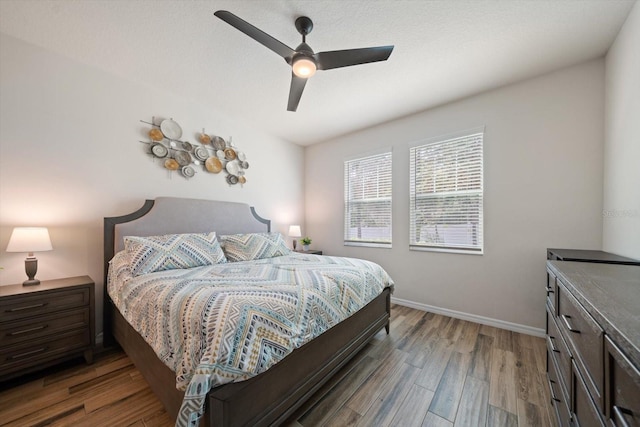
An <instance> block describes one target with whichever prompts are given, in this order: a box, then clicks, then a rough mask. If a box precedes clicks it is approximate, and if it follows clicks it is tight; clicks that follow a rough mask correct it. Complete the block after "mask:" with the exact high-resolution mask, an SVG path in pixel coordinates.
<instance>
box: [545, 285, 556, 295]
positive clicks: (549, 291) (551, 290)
mask: <svg viewBox="0 0 640 427" xmlns="http://www.w3.org/2000/svg"><path fill="white" fill-rule="evenodd" d="M546 291H547V296H549V294H552V293H554V292H553V288H550V287H548V286H547V288H546Z"/></svg>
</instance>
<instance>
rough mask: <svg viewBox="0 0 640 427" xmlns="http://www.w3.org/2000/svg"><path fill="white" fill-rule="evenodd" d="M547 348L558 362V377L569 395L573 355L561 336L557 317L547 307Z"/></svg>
mask: <svg viewBox="0 0 640 427" xmlns="http://www.w3.org/2000/svg"><path fill="white" fill-rule="evenodd" d="M547 348H548V349H549V352H550V353H549V354H550V355H551V357H552V358H553V359H554V361H555V362H556V365H557V366H558V376H559V378H560V382H561V383H562V386H563V387H564V390H565V392H566V393H567V394H569V391H570V390H571V389H570V388H569V386H570V385H571V353H570V352H569V348H568V347H567V344H566V343H565V341H564V338H563V337H562V334H560V330H559V329H558V325H557V323H556V319H555V316H553V314H551V313H550V308H549V307H548V306H547Z"/></svg>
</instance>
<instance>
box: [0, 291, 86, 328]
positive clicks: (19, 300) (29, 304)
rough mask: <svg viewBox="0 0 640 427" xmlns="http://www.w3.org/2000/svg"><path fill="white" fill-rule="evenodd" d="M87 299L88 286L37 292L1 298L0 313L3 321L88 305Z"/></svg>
mask: <svg viewBox="0 0 640 427" xmlns="http://www.w3.org/2000/svg"><path fill="white" fill-rule="evenodd" d="M89 301H90V289H89V287H82V288H75V289H64V290H56V291H55V292H42V293H40V292H38V293H35V294H32V295H20V296H17V297H11V298H3V299H2V300H0V313H1V314H2V322H3V323H4V322H8V321H11V320H18V319H24V318H25V317H30V316H34V315H41V314H47V313H51V312H55V311H60V310H65V309H68V308H74V307H82V306H88V305H89Z"/></svg>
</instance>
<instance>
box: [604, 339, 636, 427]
mask: <svg viewBox="0 0 640 427" xmlns="http://www.w3.org/2000/svg"><path fill="white" fill-rule="evenodd" d="M604 381H605V390H606V393H605V398H606V408H605V415H606V418H607V421H608V423H609V425H611V426H616V427H623V426H630V427H640V371H638V368H637V367H636V366H634V365H633V363H631V361H629V359H627V357H626V356H625V355H624V354H623V353H622V352H621V351H620V349H619V348H618V347H617V346H616V345H615V344H614V343H613V342H612V341H611V340H610V339H609V337H605V380H604Z"/></svg>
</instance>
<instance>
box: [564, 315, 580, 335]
mask: <svg viewBox="0 0 640 427" xmlns="http://www.w3.org/2000/svg"><path fill="white" fill-rule="evenodd" d="M560 317H562V320H563V321H564V325H565V326H566V327H567V329H568V330H569V331H570V332H573V333H576V334H579V333H580V331H579V330H578V329H574V328H573V326H571V324H570V323H569V319H570V318H571V316H567V315H566V314H563V315H562V316H560Z"/></svg>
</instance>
